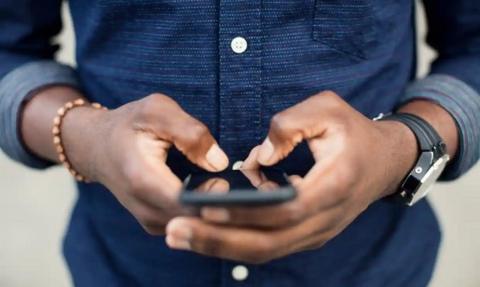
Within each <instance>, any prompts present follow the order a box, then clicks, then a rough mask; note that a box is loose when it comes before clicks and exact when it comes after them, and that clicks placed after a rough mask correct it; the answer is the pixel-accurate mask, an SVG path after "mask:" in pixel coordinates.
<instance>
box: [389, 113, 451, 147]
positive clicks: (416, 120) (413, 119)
mask: <svg viewBox="0 0 480 287" xmlns="http://www.w3.org/2000/svg"><path fill="white" fill-rule="evenodd" d="M380 120H393V121H399V122H401V123H403V124H405V125H406V126H407V127H409V128H410V130H412V132H413V133H414V134H415V137H416V138H417V143H418V146H419V148H420V151H432V152H434V153H435V156H436V157H440V156H443V155H444V154H445V153H446V146H445V143H444V142H443V140H442V138H441V137H440V136H439V135H438V133H437V131H436V130H435V129H434V128H433V127H432V126H431V125H430V124H429V123H428V122H427V121H426V120H424V119H422V118H420V117H419V116H416V115H413V114H408V113H398V114H391V115H388V116H385V117H383V118H381V119H380Z"/></svg>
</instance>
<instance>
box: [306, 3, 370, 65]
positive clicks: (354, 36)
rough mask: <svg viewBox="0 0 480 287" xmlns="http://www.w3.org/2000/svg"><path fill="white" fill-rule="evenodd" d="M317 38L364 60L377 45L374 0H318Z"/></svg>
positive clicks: (316, 13)
mask: <svg viewBox="0 0 480 287" xmlns="http://www.w3.org/2000/svg"><path fill="white" fill-rule="evenodd" d="M314 1H315V4H314V5H315V7H314V16H313V17H314V19H313V39H314V40H315V41H319V42H321V43H323V44H325V45H327V46H329V47H330V48H332V49H335V50H337V51H340V52H342V53H344V54H348V55H351V56H354V57H356V58H360V59H366V58H368V57H369V55H370V54H371V53H370V51H371V48H373V47H374V46H375V44H376V34H377V32H376V28H375V17H374V11H373V4H372V0H314Z"/></svg>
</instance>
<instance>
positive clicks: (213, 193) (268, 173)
mask: <svg viewBox="0 0 480 287" xmlns="http://www.w3.org/2000/svg"><path fill="white" fill-rule="evenodd" d="M295 196H296V191H295V189H294V187H293V186H292V185H291V183H290V181H289V179H288V176H287V175H286V174H285V173H284V172H283V171H281V170H277V169H262V170H255V171H253V170H251V171H245V170H228V171H224V172H220V173H193V174H190V175H189V176H188V177H187V178H186V179H185V181H184V184H183V191H182V192H181V194H180V203H182V204H183V205H189V206H245V207H248V206H259V205H273V204H279V203H282V202H286V201H289V200H292V199H294V198H295Z"/></svg>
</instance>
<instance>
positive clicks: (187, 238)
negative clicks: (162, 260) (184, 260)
mask: <svg viewBox="0 0 480 287" xmlns="http://www.w3.org/2000/svg"><path fill="white" fill-rule="evenodd" d="M166 229H167V237H166V238H165V241H166V242H167V245H168V246H169V247H171V248H174V249H182V250H191V249H192V247H191V243H190V242H191V240H192V235H193V232H192V229H191V228H190V227H189V226H187V225H186V224H184V223H183V222H182V220H179V219H172V220H171V221H170V222H169V223H168V225H167V228H166Z"/></svg>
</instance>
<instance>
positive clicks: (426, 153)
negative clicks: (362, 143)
mask: <svg viewBox="0 0 480 287" xmlns="http://www.w3.org/2000/svg"><path fill="white" fill-rule="evenodd" d="M374 120H381V121H398V122H401V123H403V124H405V125H406V126H407V127H408V128H410V130H412V132H413V133H414V134H415V137H416V138H417V143H418V146H419V150H420V151H419V156H418V159H417V162H416V164H415V166H414V167H413V169H412V170H411V171H410V173H409V174H408V175H407V177H406V178H405V179H404V180H403V182H402V185H401V187H400V190H399V192H397V194H395V196H396V197H398V198H399V199H401V201H403V202H404V203H405V204H406V205H408V206H412V205H413V204H415V203H416V202H418V201H419V200H420V199H422V198H423V197H425V196H426V195H427V193H428V192H429V191H430V190H431V188H432V186H433V184H434V183H435V181H437V179H438V178H439V177H440V175H441V174H442V172H443V170H444V169H445V167H446V165H447V163H448V161H449V159H450V157H449V156H448V154H447V152H446V150H447V149H446V145H445V143H444V142H443V140H442V138H441V137H440V136H439V135H438V133H437V132H436V131H435V129H434V128H433V127H432V126H431V125H430V124H429V123H428V122H427V121H425V120H424V119H422V118H420V117H418V116H416V115H413V114H408V113H397V114H391V115H387V116H385V115H383V114H380V116H378V117H377V118H375V119H374Z"/></svg>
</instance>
